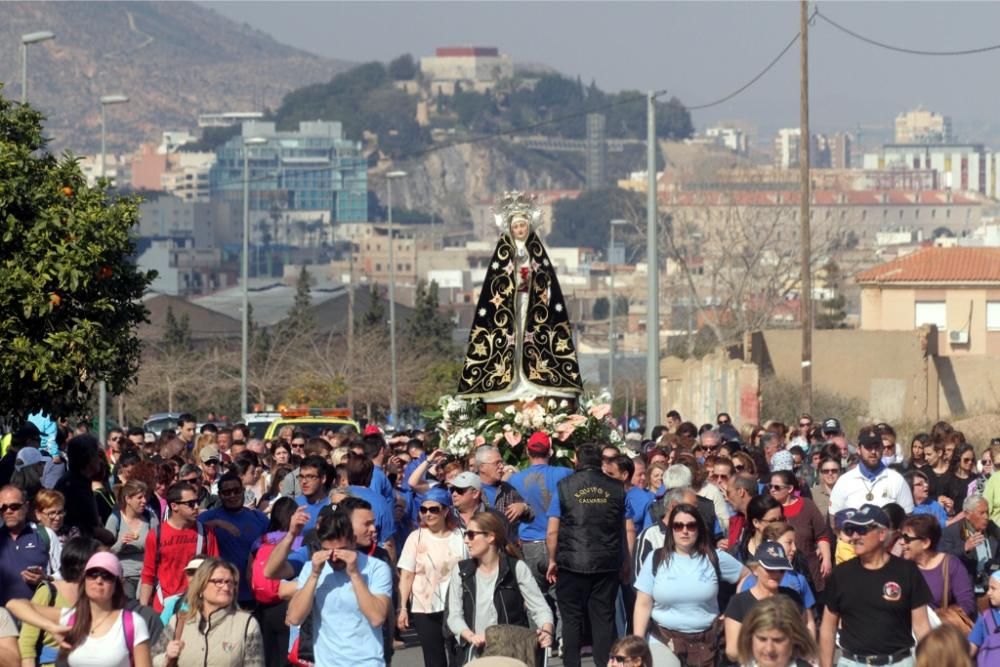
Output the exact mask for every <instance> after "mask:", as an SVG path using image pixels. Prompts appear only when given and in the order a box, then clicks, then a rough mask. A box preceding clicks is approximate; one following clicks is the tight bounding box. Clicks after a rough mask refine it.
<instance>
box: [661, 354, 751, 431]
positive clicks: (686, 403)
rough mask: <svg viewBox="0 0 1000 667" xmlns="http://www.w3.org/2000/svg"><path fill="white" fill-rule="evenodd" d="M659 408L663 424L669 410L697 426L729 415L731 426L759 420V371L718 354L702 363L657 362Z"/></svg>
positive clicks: (668, 358) (671, 360)
mask: <svg viewBox="0 0 1000 667" xmlns="http://www.w3.org/2000/svg"><path fill="white" fill-rule="evenodd" d="M660 378H661V379H660V382H661V392H660V396H661V399H660V404H661V407H662V410H663V413H664V414H663V415H661V416H660V420H659V421H658V422H657V423H663V419H664V415H666V412H667V411H668V410H677V411H678V412H680V413H681V415H683V417H684V419H685V420H688V421H692V422H694V423H696V424H704V423H713V424H714V423H715V418H716V415H718V414H719V413H720V412H728V413H730V416H731V417H732V418H733V423H736V424H745V423H748V422H751V423H758V422H759V420H760V371H759V370H758V367H757V366H756V365H754V364H749V363H744V362H743V361H742V360H740V359H731V358H730V357H729V355H728V354H727V353H726V352H725V351H723V350H720V351H717V352H715V353H714V354H710V355H708V356H705V357H703V358H701V359H679V358H678V357H667V358H665V359H663V360H662V361H661V362H660Z"/></svg>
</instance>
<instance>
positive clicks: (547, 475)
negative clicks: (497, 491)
mask: <svg viewBox="0 0 1000 667" xmlns="http://www.w3.org/2000/svg"><path fill="white" fill-rule="evenodd" d="M572 474H573V471H572V470H570V469H569V468H563V467H561V466H552V465H548V464H545V463H536V464H534V465H531V466H528V467H527V468H525V469H524V470H522V471H521V472H518V473H515V474H514V475H513V476H512V477H511V478H510V479H509V480H508V482H509V483H510V485H511V486H513V487H514V488H515V489H517V492H518V493H520V494H521V497H522V498H524V500H525V502H526V503H528V505H530V506H531V509H532V510H534V512H535V518H534V519H532V520H531V521H524V520H522V521H521V523H520V524H518V529H517V532H518V537H520V538H521V539H522V540H525V541H528V542H534V541H538V540H544V539H545V531H546V530H547V528H548V523H549V521H548V517H547V516H546V512H547V510H548V508H549V506H550V504H551V503H552V499H553V498H555V499H557V500H558V498H559V494H558V493H557V492H556V486H557V485H558V484H559V482H560V481H561V480H564V479H566V478H567V477H569V476H570V475H572Z"/></svg>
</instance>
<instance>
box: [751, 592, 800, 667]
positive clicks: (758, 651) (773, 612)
mask: <svg viewBox="0 0 1000 667" xmlns="http://www.w3.org/2000/svg"><path fill="white" fill-rule="evenodd" d="M736 651H737V654H738V656H739V660H740V665H742V666H743V667H808V665H811V664H815V662H816V659H817V657H818V656H819V648H818V647H817V646H816V640H815V639H814V638H813V636H812V635H811V634H810V633H809V630H808V628H807V627H806V624H805V622H804V621H803V620H802V614H801V612H800V610H799V607H798V605H796V604H795V602H793V601H792V600H791V599H789V598H788V597H786V596H784V595H775V596H773V597H770V598H768V599H766V600H761V601H760V602H758V603H757V604H756V605H754V607H753V609H751V610H750V613H748V614H747V615H746V617H745V618H744V619H743V624H742V626H741V627H740V636H739V639H738V640H737V646H736Z"/></svg>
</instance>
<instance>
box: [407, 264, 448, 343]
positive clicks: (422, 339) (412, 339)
mask: <svg viewBox="0 0 1000 667" xmlns="http://www.w3.org/2000/svg"><path fill="white" fill-rule="evenodd" d="M413 301H414V310H413V315H412V316H411V317H410V319H409V320H408V321H407V322H406V326H405V328H404V330H403V332H404V336H405V338H406V340H407V341H408V342H409V344H410V345H411V346H412V348H413V349H414V350H415V351H423V352H430V353H433V354H435V355H438V356H446V355H448V354H449V353H452V352H454V345H453V344H452V341H451V330H452V326H451V322H450V321H448V318H447V317H445V316H444V315H443V314H442V313H441V311H440V303H439V301H438V284H437V282H435V281H431V283H430V285H428V284H426V283H425V282H424V281H422V280H421V281H420V282H418V283H417V291H416V294H415V295H414V298H413Z"/></svg>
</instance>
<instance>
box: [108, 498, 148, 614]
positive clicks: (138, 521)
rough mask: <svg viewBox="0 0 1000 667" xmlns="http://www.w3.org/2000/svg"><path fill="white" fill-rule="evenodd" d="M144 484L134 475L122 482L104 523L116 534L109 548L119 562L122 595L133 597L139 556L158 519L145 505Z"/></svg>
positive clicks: (140, 565)
mask: <svg viewBox="0 0 1000 667" xmlns="http://www.w3.org/2000/svg"><path fill="white" fill-rule="evenodd" d="M147 491H148V489H147V487H146V485H145V483H143V482H140V481H139V480H137V479H133V480H129V481H127V482H125V483H124V484H123V485H122V486H121V487H120V488H119V489H118V503H117V507H116V509H115V511H114V512H113V513H112V514H111V516H110V517H108V520H107V521H106V522H105V524H104V527H105V528H107V529H108V530H110V531H111V532H112V533H113V534H114V536H115V543H114V544H113V545H112V546H111V551H112V553H114V554H117V556H118V559H119V561H121V564H122V572H123V573H124V574H123V576H122V579H123V583H124V584H125V595H127V596H128V597H129V598H134V597H136V595H137V594H138V591H139V576H140V575H141V574H142V559H143V556H144V554H145V551H146V535H148V534H149V531H150V530H153V529H154V528H155V527H156V525H157V524H159V523H160V521H159V519H158V518H157V516H156V513H155V512H152V511H150V510H149V508H147V507H146V498H147V495H146V494H147Z"/></svg>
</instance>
